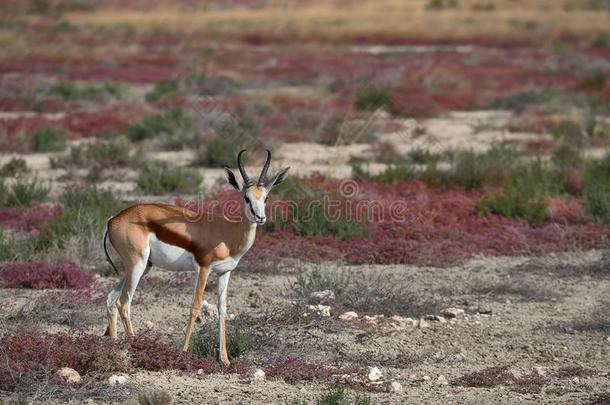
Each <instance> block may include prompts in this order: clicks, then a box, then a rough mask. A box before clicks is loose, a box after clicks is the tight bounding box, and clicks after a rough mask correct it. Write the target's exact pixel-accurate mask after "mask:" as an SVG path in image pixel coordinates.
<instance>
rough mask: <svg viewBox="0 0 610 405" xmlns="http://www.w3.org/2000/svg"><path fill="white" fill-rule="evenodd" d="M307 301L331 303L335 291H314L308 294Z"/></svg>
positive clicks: (333, 299) (333, 300)
mask: <svg viewBox="0 0 610 405" xmlns="http://www.w3.org/2000/svg"><path fill="white" fill-rule="evenodd" d="M309 301H310V302H311V303H316V304H326V305H328V304H332V303H333V302H335V293H334V292H332V291H331V290H323V291H314V292H312V293H311V294H309Z"/></svg>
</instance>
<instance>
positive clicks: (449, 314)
mask: <svg viewBox="0 0 610 405" xmlns="http://www.w3.org/2000/svg"><path fill="white" fill-rule="evenodd" d="M441 315H442V316H444V317H445V318H449V319H452V318H455V319H462V318H465V317H466V313H465V312H464V310H463V309H460V308H445V309H443V310H442V311H441Z"/></svg>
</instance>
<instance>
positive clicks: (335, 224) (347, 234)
mask: <svg viewBox="0 0 610 405" xmlns="http://www.w3.org/2000/svg"><path fill="white" fill-rule="evenodd" d="M367 221H368V220H367V219H366V218H360V219H357V218H352V216H351V213H348V212H346V211H345V209H342V208H339V209H336V210H334V211H333V212H330V207H329V204H326V200H323V199H304V200H301V201H298V202H297V204H296V206H293V205H292V206H290V207H289V208H288V220H287V221H279V220H278V219H277V218H273V222H272V224H270V226H269V228H268V229H273V228H274V227H275V226H276V224H277V225H279V228H280V229H283V230H290V231H291V232H294V233H296V234H297V235H302V236H308V237H323V236H328V235H331V236H334V237H336V238H337V239H339V240H349V239H354V238H367V237H368V236H369V233H368V230H367Z"/></svg>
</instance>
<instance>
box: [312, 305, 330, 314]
mask: <svg viewBox="0 0 610 405" xmlns="http://www.w3.org/2000/svg"><path fill="white" fill-rule="evenodd" d="M307 309H309V310H310V311H312V312H314V313H316V314H318V315H319V316H323V317H329V316H330V306H329V305H321V304H318V305H307Z"/></svg>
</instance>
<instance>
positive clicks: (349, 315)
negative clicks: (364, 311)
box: [339, 311, 358, 321]
mask: <svg viewBox="0 0 610 405" xmlns="http://www.w3.org/2000/svg"><path fill="white" fill-rule="evenodd" d="M339 319H341V320H342V321H351V320H354V319H358V314H357V313H355V312H354V311H347V312H344V313H342V314H341V315H339Z"/></svg>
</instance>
